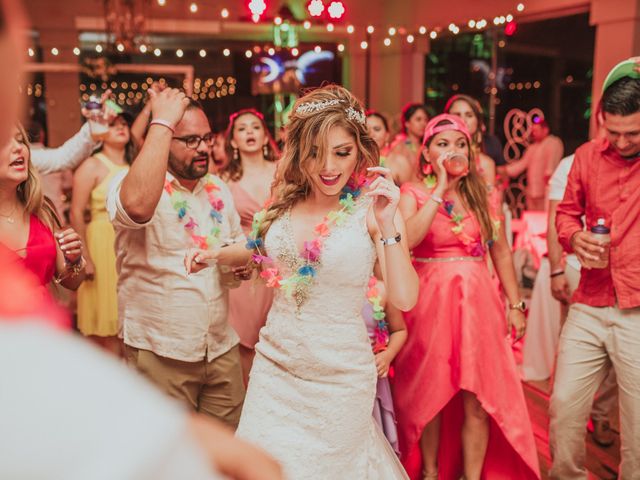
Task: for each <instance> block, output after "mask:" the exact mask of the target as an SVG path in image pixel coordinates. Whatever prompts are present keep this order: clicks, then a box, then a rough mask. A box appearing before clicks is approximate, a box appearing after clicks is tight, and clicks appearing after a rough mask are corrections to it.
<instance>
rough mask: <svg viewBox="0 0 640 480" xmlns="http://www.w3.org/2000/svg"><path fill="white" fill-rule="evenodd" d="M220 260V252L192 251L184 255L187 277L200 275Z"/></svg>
mask: <svg viewBox="0 0 640 480" xmlns="http://www.w3.org/2000/svg"><path fill="white" fill-rule="evenodd" d="M217 258H218V251H212V250H201V249H191V250H188V251H187V253H186V254H185V255H184V268H185V270H186V271H187V275H190V274H192V273H198V272H199V271H201V270H204V269H205V268H207V267H210V266H211V265H212V264H213V263H215V261H216V260H217Z"/></svg>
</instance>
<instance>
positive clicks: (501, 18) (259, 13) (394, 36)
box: [27, 0, 525, 58]
mask: <svg viewBox="0 0 640 480" xmlns="http://www.w3.org/2000/svg"><path fill="white" fill-rule="evenodd" d="M171 1H174V0H156V2H157V5H158V6H159V7H165V6H166V5H167V4H168V3H169V2H171ZM246 4H247V7H248V10H249V13H250V19H251V21H252V22H253V23H262V24H264V23H267V22H268V23H272V24H273V25H274V26H284V25H285V24H286V26H287V27H288V28H291V27H293V28H298V29H300V31H301V32H302V31H310V30H311V29H314V32H318V30H319V29H325V30H326V32H328V33H335V34H336V37H337V38H336V40H339V41H340V42H339V43H337V44H336V50H337V52H338V53H343V52H345V51H346V50H347V43H346V42H345V41H344V39H345V37H348V36H358V35H362V34H364V35H365V38H364V39H362V40H361V41H360V42H359V44H358V42H357V41H356V42H354V43H355V44H356V45H359V47H360V49H362V50H367V49H368V48H371V47H372V42H373V41H374V40H376V41H379V45H381V46H382V47H391V46H392V45H393V44H394V43H396V44H400V43H406V44H413V43H414V42H416V40H417V39H418V38H420V37H428V38H430V39H431V40H435V39H437V38H438V37H440V36H443V35H454V36H455V35H459V34H460V33H462V32H480V31H483V30H486V29H489V28H504V31H505V33H506V35H512V34H513V33H515V30H516V22H515V16H514V14H513V13H505V14H504V15H498V16H495V17H494V18H493V19H492V20H490V19H487V18H475V19H469V20H468V21H467V22H466V23H464V24H457V23H455V22H451V23H449V25H448V26H446V27H443V26H432V27H427V26H425V25H419V26H416V27H414V28H406V27H404V26H397V25H391V26H388V25H387V26H380V25H371V24H368V25H359V26H358V25H354V24H352V23H347V22H343V16H344V15H345V11H346V9H345V7H344V4H343V2H342V1H339V0H334V1H331V2H328V4H327V5H325V2H323V0H311V1H310V2H309V3H308V4H307V11H308V13H309V15H310V16H311V17H312V18H313V21H311V20H309V19H307V20H304V21H302V22H295V21H294V22H291V21H289V20H286V19H283V18H282V17H280V16H276V17H275V18H273V19H268V20H267V19H263V14H264V12H265V11H266V3H265V1H264V0H247V1H246ZM203 8H211V7H210V6H209V5H206V6H205V7H201V6H200V5H199V4H198V3H197V2H195V1H193V2H191V3H190V4H189V7H188V9H189V12H190V14H193V15H196V14H198V13H199V12H201V11H202V10H203ZM515 10H516V12H517V13H522V12H523V11H524V10H525V5H524V4H523V3H518V4H517V5H516V6H515ZM219 16H220V18H221V20H222V21H225V20H229V19H230V18H231V13H230V11H229V9H228V8H226V7H223V8H221V9H220V10H219ZM256 47H257V46H256ZM256 47H254V48H247V49H245V50H244V51H243V53H244V55H245V56H246V57H247V58H251V57H252V56H253V54H254V53H259V52H260V51H261V50H258V51H256ZM258 48H261V49H264V50H265V51H267V52H269V54H271V55H272V53H270V52H271V51H273V54H275V52H276V51H277V50H278V49H281V48H283V47H276V46H275V45H274V46H268V45H267V46H263V47H258ZM286 48H287V49H288V50H289V52H290V54H291V55H292V56H293V57H297V56H298V55H300V54H301V53H304V52H303V49H302V48H303V47H302V46H301V45H299V46H295V47H286ZM312 48H313V49H314V50H316V51H318V49H321V47H320V46H319V45H315V46H313V47H312ZM92 49H93V50H95V52H96V53H97V54H102V53H106V51H107V49H108V47H107V46H106V45H103V44H101V43H97V44H96V45H95V46H93V47H92ZM65 50H66V49H65V48H64V47H61V46H54V47H51V48H50V49H49V53H50V54H51V55H52V56H53V57H57V56H59V55H62V54H63V53H67V52H66V51H65ZM69 50H70V51H71V53H73V55H75V56H80V55H81V54H82V53H83V50H82V49H81V48H80V47H79V46H74V47H71V48H70V49H69ZM115 50H116V51H117V52H118V53H121V54H124V53H134V52H126V51H125V47H124V45H122V44H117V45H115ZM237 50H238V49H237V48H234V51H237ZM85 51H86V49H85ZM185 52H186V49H184V48H174V49H162V48H159V47H153V46H152V45H148V44H146V43H143V44H141V45H139V46H137V51H136V52H135V53H136V54H142V55H146V54H149V55H153V56H155V57H162V56H171V55H174V56H175V57H176V58H183V57H184V56H185ZM232 53H233V51H232V49H231V48H229V47H226V48H223V49H220V50H212V49H206V48H198V49H197V54H198V55H199V56H200V57H201V58H206V57H207V55H209V54H213V55H216V54H222V55H223V56H224V57H229V56H231V54H232ZM27 54H28V56H29V57H35V56H36V49H35V47H29V48H28V50H27Z"/></svg>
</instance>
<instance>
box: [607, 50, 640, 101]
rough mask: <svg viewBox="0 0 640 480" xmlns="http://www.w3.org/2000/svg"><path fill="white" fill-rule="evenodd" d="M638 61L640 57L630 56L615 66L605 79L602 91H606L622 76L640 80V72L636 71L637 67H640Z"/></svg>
mask: <svg viewBox="0 0 640 480" xmlns="http://www.w3.org/2000/svg"><path fill="white" fill-rule="evenodd" d="M638 62H640V58H639V57H633V58H628V59H627V60H624V61H622V62H620V63H619V64H617V65H616V66H615V67H613V68H612V69H611V71H610V72H609V74H608V75H607V78H605V80H604V84H603V85H602V92H603V93H604V91H605V90H606V89H607V88H609V87H610V86H611V84H613V83H614V82H617V81H618V80H620V79H621V78H635V79H636V80H640V73H638V72H636V68H639V67H640V63H638Z"/></svg>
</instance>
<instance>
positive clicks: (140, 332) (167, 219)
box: [107, 89, 245, 428]
mask: <svg viewBox="0 0 640 480" xmlns="http://www.w3.org/2000/svg"><path fill="white" fill-rule="evenodd" d="M151 110H152V114H153V118H154V120H153V121H152V122H151V123H150V126H149V132H148V135H147V137H146V139H145V142H144V145H143V146H142V149H141V151H140V154H139V155H138V157H137V158H136V160H135V161H134V162H133V165H132V166H131V169H130V170H129V172H128V173H127V172H123V173H122V174H121V175H119V176H118V177H116V178H114V179H113V181H112V184H111V187H110V192H109V195H108V197H107V209H108V211H109V215H110V217H111V221H112V223H113V226H114V229H115V232H116V241H115V248H116V256H117V264H116V265H117V270H118V274H119V279H118V309H119V317H120V321H121V323H122V335H123V338H124V343H125V346H126V349H127V360H128V362H130V363H131V364H132V365H134V366H135V367H137V369H138V370H139V371H140V372H142V373H143V374H144V375H146V376H147V377H149V378H150V379H151V380H152V381H153V382H154V383H156V384H157V385H158V386H159V387H160V388H162V389H163V390H165V391H166V392H167V393H169V394H170V395H172V396H174V397H177V398H180V399H183V400H185V401H186V402H187V403H188V404H190V405H191V406H192V407H193V408H194V409H195V410H197V411H200V412H205V413H207V414H209V415H211V416H213V417H216V418H218V419H220V420H222V421H224V422H226V423H227V424H229V425H231V426H232V427H234V428H235V427H236V426H237V424H238V421H239V419H240V412H241V409H242V403H243V400H244V393H245V390H244V385H243V382H242V372H241V367H240V357H239V351H238V336H237V335H236V333H235V332H234V331H233V329H232V328H231V327H230V326H229V324H228V322H227V291H226V289H225V288H224V286H223V285H222V284H221V275H220V272H219V270H218V268H217V267H216V266H214V268H212V269H206V270H203V271H202V272H199V273H196V274H193V275H190V276H187V275H186V271H185V267H184V257H185V254H186V252H187V251H188V249H190V248H192V247H196V246H199V247H201V248H205V247H203V244H202V243H201V242H206V244H207V245H206V246H208V247H209V248H215V247H216V246H220V247H221V246H222V245H224V244H229V243H235V242H244V241H245V238H244V235H243V232H242V229H241V227H240V218H239V216H238V213H237V212H236V210H235V207H234V204H233V199H232V196H231V193H230V192H229V190H228V189H227V187H226V185H225V184H224V183H223V182H222V181H221V180H220V179H219V178H218V177H215V176H210V175H207V171H208V164H209V161H210V153H209V151H210V147H211V143H212V139H213V134H212V132H211V128H210V126H209V122H208V120H207V117H206V115H205V114H204V112H203V111H202V108H201V107H200V106H199V105H197V104H195V103H192V102H190V100H189V99H188V98H186V97H185V96H184V94H183V93H182V92H179V91H178V90H176V89H167V90H164V91H163V92H160V93H155V92H152V95H151Z"/></svg>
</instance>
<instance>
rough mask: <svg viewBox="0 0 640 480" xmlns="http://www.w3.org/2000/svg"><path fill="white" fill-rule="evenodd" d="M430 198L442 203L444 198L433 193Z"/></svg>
mask: <svg viewBox="0 0 640 480" xmlns="http://www.w3.org/2000/svg"><path fill="white" fill-rule="evenodd" d="M430 198H431V200H433V201H434V202H436V203H438V204H440V205H442V204H443V203H444V200H443V199H442V197H439V196H437V195H434V194H433V193H432V194H431V197H430Z"/></svg>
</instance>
